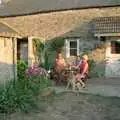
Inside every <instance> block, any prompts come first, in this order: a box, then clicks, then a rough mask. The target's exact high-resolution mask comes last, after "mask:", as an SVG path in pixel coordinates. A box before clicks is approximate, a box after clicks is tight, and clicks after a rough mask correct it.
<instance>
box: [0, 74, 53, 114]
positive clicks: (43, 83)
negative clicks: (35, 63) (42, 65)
mask: <svg viewBox="0 0 120 120" xmlns="http://www.w3.org/2000/svg"><path fill="white" fill-rule="evenodd" d="M50 85H51V82H50V80H48V79H47V78H46V77H37V76H36V77H35V76H34V77H24V79H22V80H21V79H19V80H16V81H14V80H11V81H9V82H8V83H7V84H6V85H5V86H0V113H11V112H15V111H16V110H21V111H24V112H29V111H30V110H31V109H33V108H37V100H38V99H37V97H38V95H40V94H41V91H42V90H43V89H44V88H47V87H49V86H50Z"/></svg>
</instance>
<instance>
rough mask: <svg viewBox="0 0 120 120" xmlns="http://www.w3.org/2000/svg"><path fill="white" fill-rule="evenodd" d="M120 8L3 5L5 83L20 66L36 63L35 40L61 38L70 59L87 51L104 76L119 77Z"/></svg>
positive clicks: (52, 1) (63, 1)
mask: <svg viewBox="0 0 120 120" xmlns="http://www.w3.org/2000/svg"><path fill="white" fill-rule="evenodd" d="M119 5H120V2H119V1H116V0H99V1H98V0H25V1H24V0H0V79H7V78H9V77H15V75H16V62H17V60H20V59H22V60H28V62H29V64H33V63H34V59H35V56H34V54H33V42H32V39H33V38H36V37H37V38H40V39H41V40H43V41H47V40H52V39H54V38H57V37H62V38H63V39H64V48H65V49H64V51H65V52H64V54H65V57H66V58H67V59H69V58H71V57H73V56H75V55H79V54H82V53H83V52H84V51H85V50H88V51H89V56H90V57H91V58H93V59H94V60H95V62H96V64H97V66H96V71H98V72H99V73H100V74H101V76H106V77H120V6H119Z"/></svg>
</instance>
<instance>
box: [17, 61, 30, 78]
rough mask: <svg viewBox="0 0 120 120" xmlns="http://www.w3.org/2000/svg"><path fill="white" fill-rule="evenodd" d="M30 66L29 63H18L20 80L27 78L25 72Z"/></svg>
mask: <svg viewBox="0 0 120 120" xmlns="http://www.w3.org/2000/svg"><path fill="white" fill-rule="evenodd" d="M27 66H28V62H27V61H23V60H19V61H17V77H18V79H23V78H24V77H25V74H24V73H25V70H26V68H27Z"/></svg>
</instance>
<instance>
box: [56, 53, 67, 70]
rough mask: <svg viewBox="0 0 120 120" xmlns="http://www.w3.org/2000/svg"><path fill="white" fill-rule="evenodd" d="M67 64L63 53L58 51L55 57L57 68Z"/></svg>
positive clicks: (59, 68)
mask: <svg viewBox="0 0 120 120" xmlns="http://www.w3.org/2000/svg"><path fill="white" fill-rule="evenodd" d="M65 66H66V63H65V60H64V58H63V57H62V54H61V53H58V54H57V57H56V59H55V68H56V69H57V70H61V69H62V68H64V67H65Z"/></svg>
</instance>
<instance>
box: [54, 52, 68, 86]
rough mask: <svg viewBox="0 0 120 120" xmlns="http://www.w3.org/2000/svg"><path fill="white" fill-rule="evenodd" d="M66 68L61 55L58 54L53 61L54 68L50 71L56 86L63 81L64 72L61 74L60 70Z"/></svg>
mask: <svg viewBox="0 0 120 120" xmlns="http://www.w3.org/2000/svg"><path fill="white" fill-rule="evenodd" d="M65 66H66V63H65V60H64V58H63V57H62V54H61V53H58V54H57V56H56V59H55V67H54V69H53V71H52V73H53V79H54V80H55V82H56V84H61V82H62V81H63V80H64V76H65V75H64V72H62V69H63V68H64V67H65Z"/></svg>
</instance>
